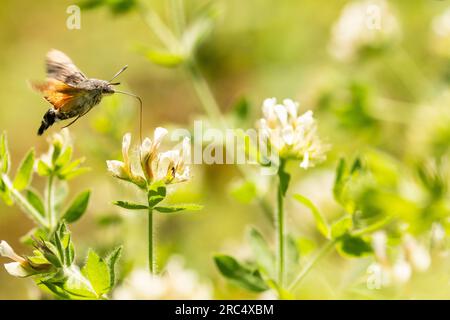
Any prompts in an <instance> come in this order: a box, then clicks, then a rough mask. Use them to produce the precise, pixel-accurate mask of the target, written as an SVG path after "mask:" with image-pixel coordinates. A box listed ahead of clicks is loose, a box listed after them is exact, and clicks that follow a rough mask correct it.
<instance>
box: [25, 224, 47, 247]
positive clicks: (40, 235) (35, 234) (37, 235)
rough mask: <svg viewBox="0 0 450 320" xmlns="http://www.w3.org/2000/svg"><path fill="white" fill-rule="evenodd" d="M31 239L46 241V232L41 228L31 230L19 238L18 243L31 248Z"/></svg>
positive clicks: (32, 240) (32, 241) (32, 242)
mask: <svg viewBox="0 0 450 320" xmlns="http://www.w3.org/2000/svg"><path fill="white" fill-rule="evenodd" d="M33 238H34V239H46V238H47V232H46V231H45V230H44V229H41V228H33V229H31V230H30V231H28V232H27V233H26V234H25V235H23V236H22V237H21V238H20V242H22V243H23V244H26V245H29V246H33V244H34V239H33Z"/></svg>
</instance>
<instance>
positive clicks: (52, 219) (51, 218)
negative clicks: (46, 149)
mask: <svg viewBox="0 0 450 320" xmlns="http://www.w3.org/2000/svg"><path fill="white" fill-rule="evenodd" d="M53 183H54V176H53V174H51V175H50V176H49V177H48V181H47V190H46V191H47V192H46V200H47V220H48V226H49V228H50V231H51V230H53V229H54V228H55V224H56V213H55V210H54V193H53Z"/></svg>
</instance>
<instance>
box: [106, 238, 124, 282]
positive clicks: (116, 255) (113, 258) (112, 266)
mask: <svg viewBox="0 0 450 320" xmlns="http://www.w3.org/2000/svg"><path fill="white" fill-rule="evenodd" d="M122 248H123V247H122V246H119V247H117V248H115V249H114V250H113V251H112V252H111V253H110V254H109V255H108V257H106V264H107V265H108V269H109V282H110V287H109V289H110V290H111V289H112V288H114V286H115V284H116V265H117V262H118V261H119V259H120V256H121V254H122Z"/></svg>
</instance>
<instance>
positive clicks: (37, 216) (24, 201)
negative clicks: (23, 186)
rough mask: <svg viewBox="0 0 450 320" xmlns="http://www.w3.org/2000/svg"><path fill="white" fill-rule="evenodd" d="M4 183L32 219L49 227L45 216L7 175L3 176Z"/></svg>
mask: <svg viewBox="0 0 450 320" xmlns="http://www.w3.org/2000/svg"><path fill="white" fill-rule="evenodd" d="M2 179H3V183H4V184H5V186H6V187H7V188H8V190H9V191H10V192H11V195H12V196H13V198H14V200H15V201H16V202H17V203H18V204H19V206H20V207H22V208H23V210H24V212H25V213H27V214H28V215H29V216H30V217H31V218H32V219H34V220H35V221H36V222H37V223H38V224H40V225H41V226H42V227H44V228H49V226H48V224H47V221H45V219H44V217H43V216H42V215H41V214H40V213H39V212H38V211H37V210H36V209H35V208H34V207H33V206H32V205H31V204H30V203H29V202H28V200H27V199H25V197H24V196H23V195H22V194H21V193H20V192H19V191H18V190H17V189H16V188H14V186H13V184H12V182H11V180H9V177H8V176H7V175H3V176H2Z"/></svg>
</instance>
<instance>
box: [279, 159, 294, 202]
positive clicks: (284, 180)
mask: <svg viewBox="0 0 450 320" xmlns="http://www.w3.org/2000/svg"><path fill="white" fill-rule="evenodd" d="M281 161H282V162H281V164H280V167H279V168H278V178H279V179H280V188H281V194H282V195H283V197H284V196H286V192H287V189H288V187H289V181H290V180H291V175H290V174H289V173H287V172H286V171H285V170H284V169H285V162H284V160H281Z"/></svg>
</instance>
